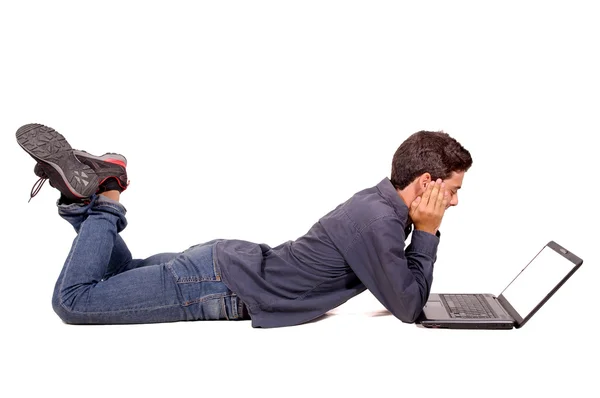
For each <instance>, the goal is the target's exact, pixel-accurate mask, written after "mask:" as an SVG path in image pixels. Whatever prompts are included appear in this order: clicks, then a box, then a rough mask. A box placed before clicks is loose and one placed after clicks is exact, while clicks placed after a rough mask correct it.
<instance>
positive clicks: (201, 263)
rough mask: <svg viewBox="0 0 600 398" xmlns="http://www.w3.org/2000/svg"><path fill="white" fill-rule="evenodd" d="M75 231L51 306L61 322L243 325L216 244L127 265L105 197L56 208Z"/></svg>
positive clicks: (122, 222)
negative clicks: (215, 257) (216, 257)
mask: <svg viewBox="0 0 600 398" xmlns="http://www.w3.org/2000/svg"><path fill="white" fill-rule="evenodd" d="M58 212H59V214H60V215H61V216H62V217H63V218H64V219H65V220H67V221H68V222H69V223H70V224H71V225H72V226H73V228H74V229H75V231H76V232H77V236H76V237H75V240H74V241H73V245H72V247H71V250H70V252H69V255H68V257H67V260H66V261H65V264H64V266H63V269H62V271H61V273H60V276H59V278H58V280H57V282H56V286H55V290H54V295H53V298H52V304H53V308H54V311H55V312H56V313H57V314H58V315H59V317H60V318H61V319H62V320H63V321H64V322H66V323H73V324H129V323H155V322H174V321H191V320H217V319H229V320H239V319H249V317H248V315H247V311H246V309H245V305H244V303H243V302H242V301H241V300H240V299H239V298H238V296H237V295H236V294H234V293H233V292H232V291H231V290H230V289H228V288H227V286H226V285H225V284H224V283H223V282H222V281H221V271H220V269H219V267H218V266H217V265H216V263H215V262H214V261H213V245H214V244H215V243H216V241H211V242H206V243H203V244H199V245H195V246H192V247H190V248H189V249H187V250H185V251H183V252H181V253H161V254H157V255H154V256H151V257H149V258H146V259H133V258H132V256H131V252H130V251H129V249H128V248H127V245H126V244H125V242H124V241H123V239H122V238H121V236H120V235H119V233H120V232H121V231H122V230H123V229H124V228H125V227H126V226H127V220H126V218H125V213H126V209H125V207H123V206H122V205H121V204H120V203H118V202H116V201H113V200H111V199H108V198H106V197H104V196H101V195H100V196H94V197H92V198H91V200H90V202H89V203H88V204H85V205H80V204H70V205H64V204H60V203H59V204H58Z"/></svg>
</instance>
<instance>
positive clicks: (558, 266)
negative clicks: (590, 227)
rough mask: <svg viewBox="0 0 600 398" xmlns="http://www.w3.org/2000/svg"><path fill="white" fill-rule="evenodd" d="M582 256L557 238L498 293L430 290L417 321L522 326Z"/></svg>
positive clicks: (431, 325)
mask: <svg viewBox="0 0 600 398" xmlns="http://www.w3.org/2000/svg"><path fill="white" fill-rule="evenodd" d="M581 264H583V260H582V259H580V258H579V257H577V256H576V255H575V254H573V253H571V252H570V251H568V250H567V249H565V248H564V247H562V246H560V245H559V244H558V243H556V242H554V241H550V242H548V244H546V245H544V247H543V248H542V250H540V252H539V253H538V254H537V255H536V256H535V257H534V258H533V259H532V260H531V261H530V262H529V264H527V266H526V267H525V268H523V270H521V272H519V274H518V275H517V276H516V277H515V278H514V279H513V280H512V282H510V284H509V285H508V286H507V287H506V288H505V289H504V290H503V291H502V293H501V294H500V295H499V296H498V297H496V296H494V295H493V294H487V293H484V294H430V296H429V300H428V301H427V304H426V305H425V307H424V308H423V312H422V313H421V315H420V316H419V318H418V319H417V321H416V323H417V324H418V325H422V326H424V327H428V328H449V329H512V328H513V327H515V328H520V327H522V326H523V325H525V323H527V321H528V320H529V319H531V317H532V316H533V315H534V314H535V313H536V312H537V311H538V310H539V309H540V308H541V307H542V306H543V305H544V304H545V303H546V301H548V299H550V297H552V295H553V294H554V293H556V291H557V290H558V289H559V288H560V287H561V286H562V285H563V284H564V283H565V282H566V281H567V279H569V278H570V277H571V275H573V274H574V273H575V271H577V269H579V267H580V266H581Z"/></svg>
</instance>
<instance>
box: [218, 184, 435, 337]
mask: <svg viewBox="0 0 600 398" xmlns="http://www.w3.org/2000/svg"><path fill="white" fill-rule="evenodd" d="M409 233H410V225H409V220H408V207H407V206H406V204H405V203H404V201H403V200H402V198H400V196H399V195H398V192H397V191H396V189H395V188H394V186H393V185H392V183H391V182H390V180H389V179H388V178H384V179H383V180H382V181H381V182H380V183H379V184H377V185H376V186H374V187H372V188H368V189H365V190H363V191H360V192H358V193H356V194H355V195H353V196H352V197H351V198H350V199H348V200H347V201H346V202H345V203H342V204H341V205H339V206H338V207H336V208H335V209H334V210H333V211H331V212H330V213H329V214H327V215H325V216H324V217H323V218H321V219H320V220H319V221H318V222H317V223H316V224H314V225H313V226H312V228H311V229H310V230H309V231H308V232H307V233H306V235H304V236H302V237H300V238H298V239H296V240H295V241H288V242H285V243H283V244H281V245H279V246H277V247H273V248H271V247H269V246H268V245H266V244H257V243H251V242H246V241H241V240H222V241H219V242H218V243H216V244H215V246H214V261H215V263H216V264H215V265H216V266H218V267H219V268H220V269H221V275H222V278H223V282H224V283H225V284H226V285H227V286H228V287H229V288H230V289H231V290H232V291H233V292H234V293H236V294H237V295H238V296H239V297H240V298H241V299H242V300H243V301H244V302H245V303H246V305H247V306H248V310H249V312H250V316H251V317H252V326H253V327H278V326H290V325H297V324H300V323H303V322H307V321H310V320H312V319H314V318H316V317H318V316H320V315H322V314H324V313H326V312H327V311H329V310H331V309H332V308H335V307H337V306H339V305H340V304H342V303H344V302H346V301H347V300H348V299H350V298H352V297H354V296H356V295H357V294H359V293H361V292H363V291H364V290H365V289H369V291H371V293H373V295H374V296H375V297H376V298H377V299H378V300H379V301H380V302H381V303H382V304H383V305H384V306H385V308H387V309H388V310H389V311H390V312H391V313H392V314H393V315H394V316H396V317H397V318H398V319H400V320H401V321H403V322H408V323H411V322H414V321H415V319H416V318H417V317H418V316H419V314H420V313H421V311H422V309H423V306H424V305H425V303H426V302H427V298H428V297H429V292H430V289H431V283H432V280H433V264H434V263H435V260H436V253H437V246H438V243H439V234H438V236H435V235H432V234H429V233H427V232H423V231H418V230H415V231H413V232H412V238H411V244H410V245H409V246H408V247H407V248H406V249H405V243H404V241H405V239H406V237H407V235H408V234H409Z"/></svg>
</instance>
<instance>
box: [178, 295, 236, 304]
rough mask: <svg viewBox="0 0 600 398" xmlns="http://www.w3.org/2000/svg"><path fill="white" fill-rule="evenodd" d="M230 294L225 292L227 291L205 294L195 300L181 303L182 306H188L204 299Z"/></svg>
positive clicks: (223, 296)
mask: <svg viewBox="0 0 600 398" xmlns="http://www.w3.org/2000/svg"><path fill="white" fill-rule="evenodd" d="M230 296H231V294H227V293H213V294H207V295H206V296H202V297H200V298H197V299H195V300H189V301H184V302H183V303H182V304H181V305H182V306H184V307H188V306H190V305H193V304H198V303H202V302H204V301H209V300H215V299H220V298H225V297H230Z"/></svg>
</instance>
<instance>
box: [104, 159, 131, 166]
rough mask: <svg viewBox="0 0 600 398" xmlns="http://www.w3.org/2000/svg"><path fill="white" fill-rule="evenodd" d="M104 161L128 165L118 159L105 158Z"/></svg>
mask: <svg viewBox="0 0 600 398" xmlns="http://www.w3.org/2000/svg"><path fill="white" fill-rule="evenodd" d="M104 162H107V163H112V164H117V165H119V166H121V167H127V165H126V164H125V162H123V161H122V160H118V159H104Z"/></svg>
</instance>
